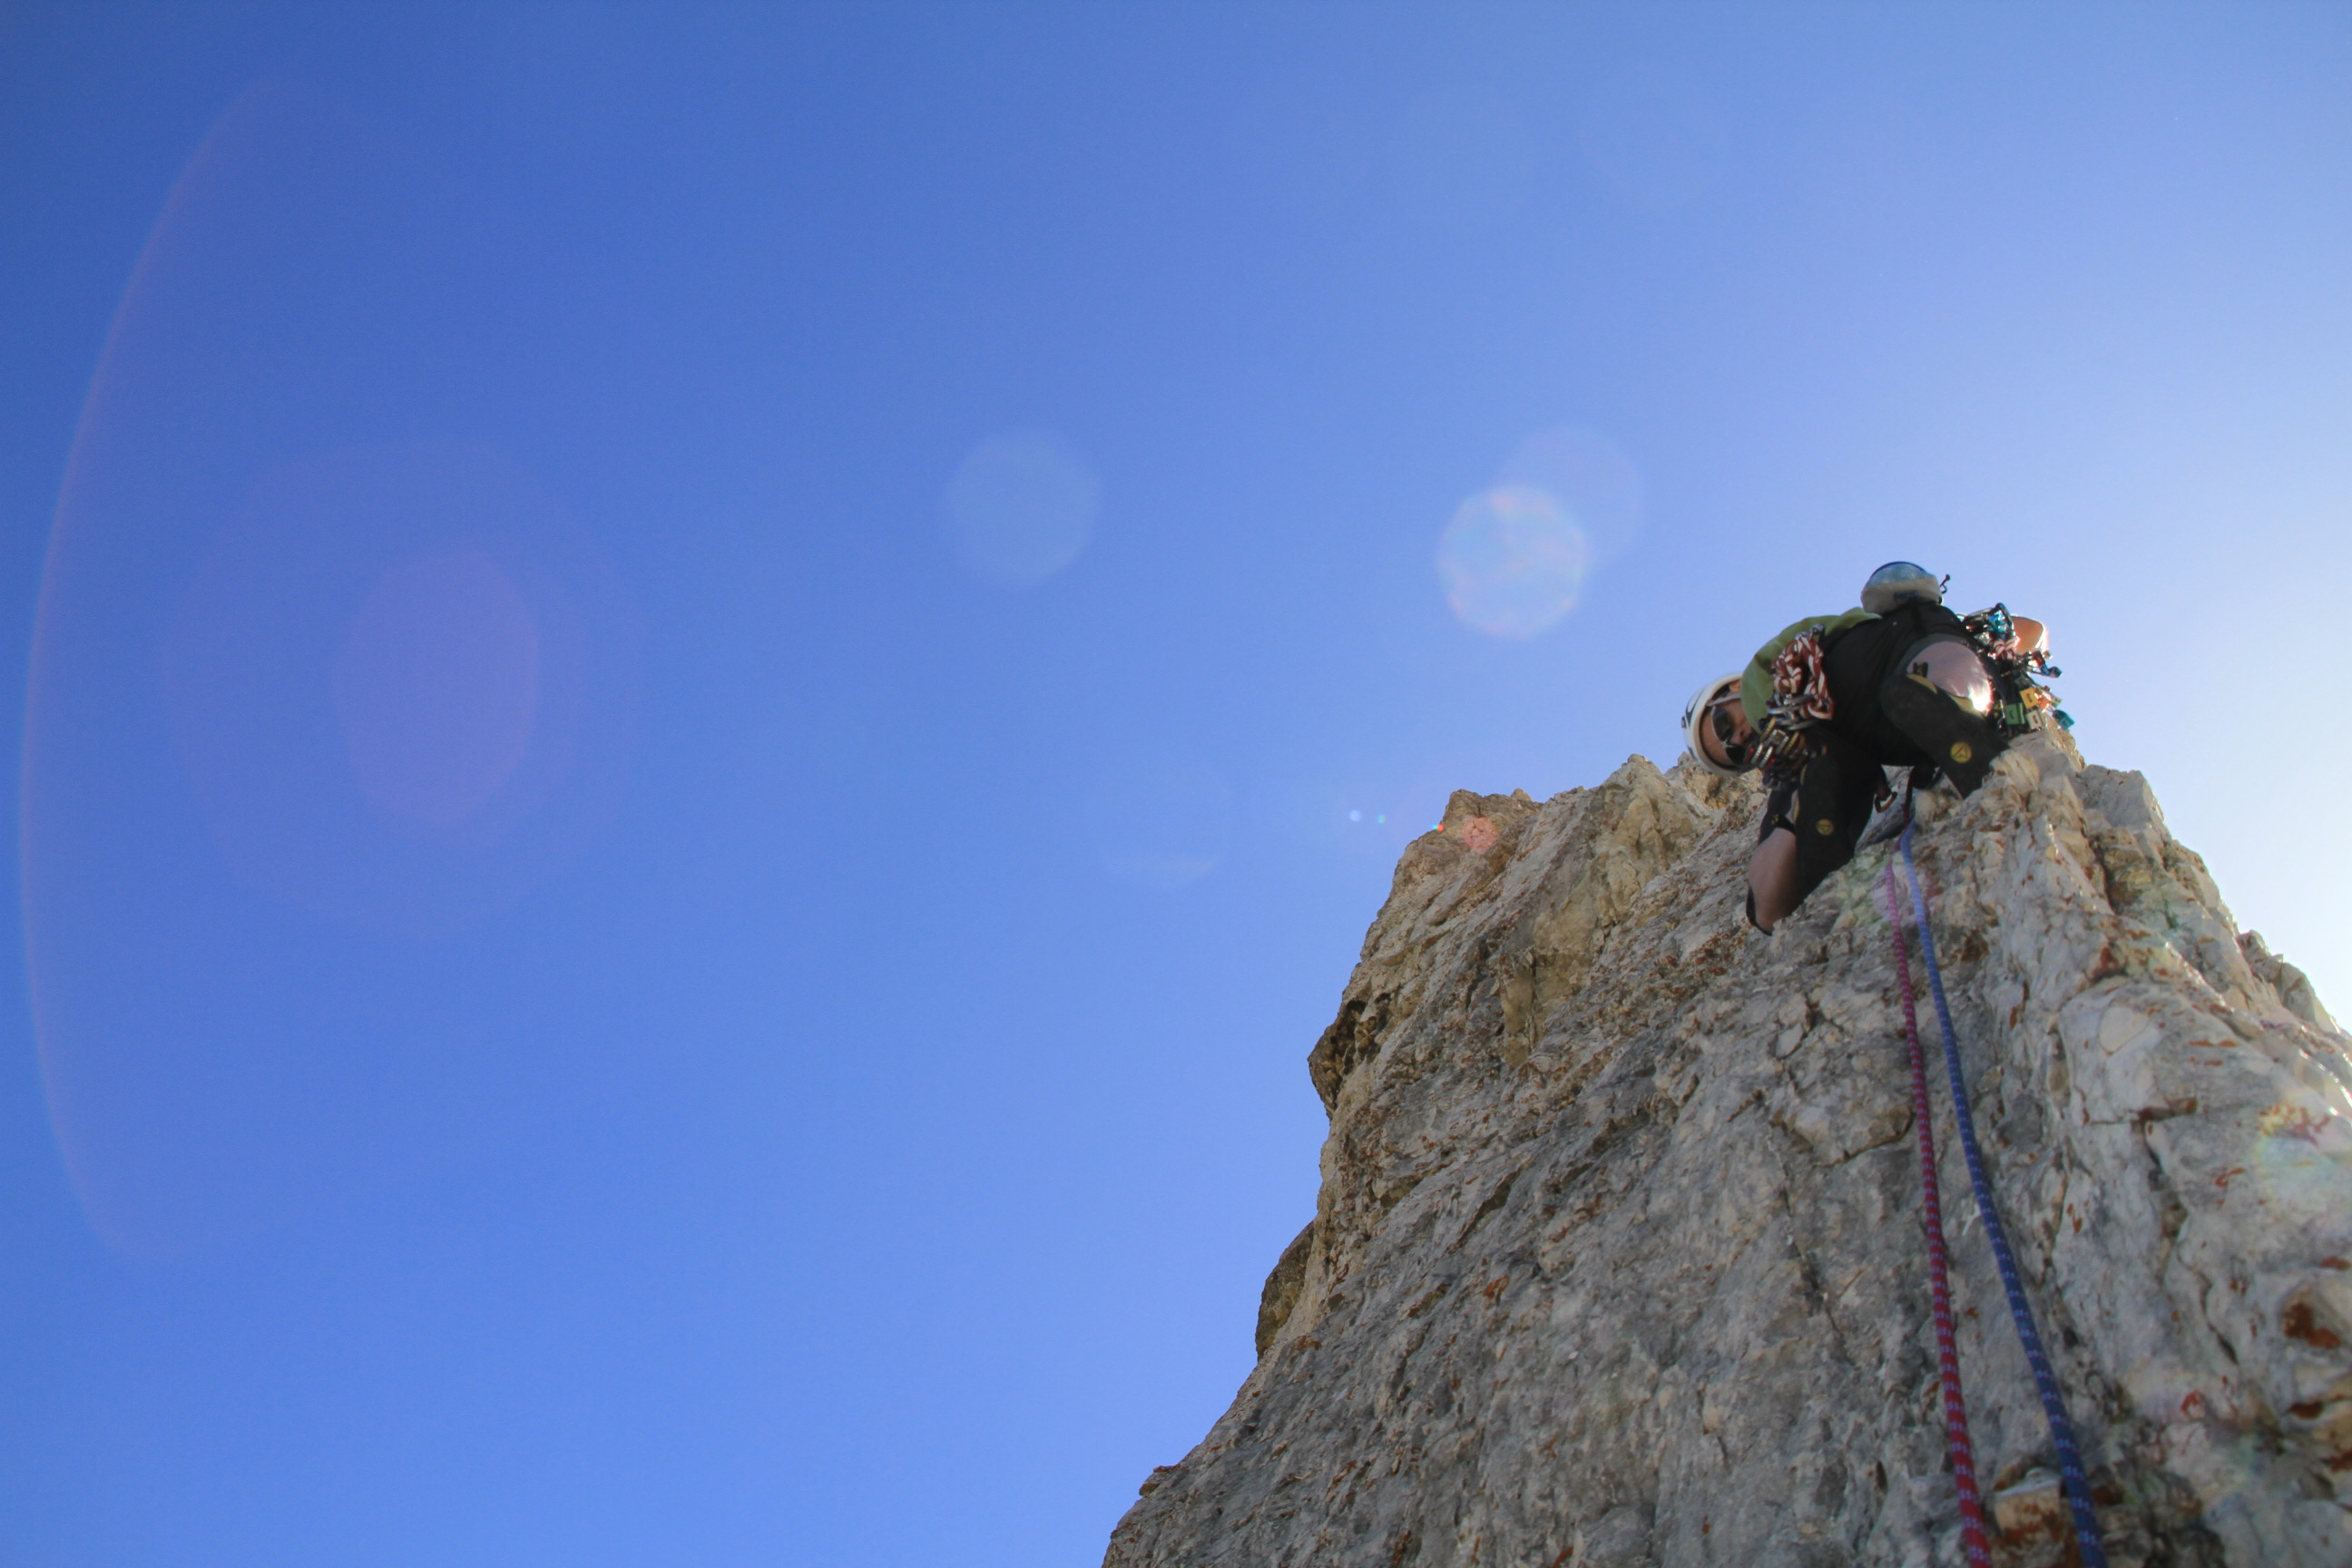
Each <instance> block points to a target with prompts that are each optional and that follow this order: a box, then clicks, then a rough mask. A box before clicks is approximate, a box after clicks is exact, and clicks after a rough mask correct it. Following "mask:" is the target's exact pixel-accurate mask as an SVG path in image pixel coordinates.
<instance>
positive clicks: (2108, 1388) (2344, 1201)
mask: <svg viewBox="0 0 2352 1568" xmlns="http://www.w3.org/2000/svg"><path fill="white" fill-rule="evenodd" d="M1756 805H1757V802H1756V796H1755V794H1754V791H1753V788H1752V786H1751V785H1750V784H1748V782H1747V781H1726V780H1718V779H1713V778H1710V777H1708V776H1707V775H1706V774H1704V773H1699V772H1696V770H1694V769H1691V768H1689V767H1679V768H1676V769H1675V771H1673V772H1672V773H1660V772H1659V771H1658V770H1657V769H1656V768H1654V767H1653V766H1652V765H1651V764H1650V763H1647V762H1645V761H1643V759H1641V758H1639V757H1636V758H1633V759H1632V760H1630V761H1628V762H1627V763H1626V764H1625V765H1624V766H1623V767H1622V768H1620V769H1619V770H1618V771H1617V772H1616V773H1614V774H1612V776H1611V777H1610V778H1609V779H1608V780H1607V781H1606V782H1605V783H1603V784H1601V785H1600V786H1598V787H1597V788H1592V789H1581V790H1573V791H1570V792H1569V793H1568V794H1566V795H1559V796H1557V797H1555V798H1554V799H1552V800H1549V801H1547V802H1544V803H1542V804H1540V805H1538V804H1537V803H1535V802H1533V801H1531V800H1529V799H1528V798H1527V797H1526V796H1524V795H1490V796H1479V795H1471V794H1468V793H1467V792H1465V793H1462V794H1458V795H1455V796H1454V800H1453V803H1452V805H1450V806H1449V808H1448V810H1447V812H1446V816H1445V821H1444V826H1443V827H1442V828H1440V829H1438V830H1434V831H1432V832H1430V833H1427V834H1424V835H1423V837H1420V838H1419V839H1417V840H1415V841H1414V842H1413V844H1412V846H1411V847H1410V848H1408V849H1407V850H1406V852H1405V854H1404V857H1403V859H1402V862H1401V863H1400V864H1399V866H1398V868H1397V872H1396V879H1395V884H1394V887H1393V889H1392V890H1391V893H1390V896H1389V900H1388V902H1387V904H1386V906H1385V907H1384V908H1383V909H1382V910H1381V913H1380V916H1379V918H1378V919H1377V920H1376V921H1374V922H1373V924H1372V928H1371V931H1370V934H1369V935H1368V936H1367V937H1366V939H1365V942H1364V948H1363V956H1362V960H1361V962H1360V963H1359V964H1358V966H1357V969H1356V972H1355V974H1354V976H1353V978H1352V979H1350V981H1349V984H1348V987H1347V990H1346V992H1345V994H1343V996H1342V998H1341V1001H1340V1006H1339V1016H1338V1017H1337V1018H1336V1019H1335V1021H1334V1022H1333V1024H1332V1025H1331V1026H1330V1028H1329V1029H1328V1030H1327V1031H1326V1032H1325V1033H1324V1035H1323V1037H1322V1038H1321V1039H1320V1040H1319V1041H1318V1042H1317V1044H1316V1046H1315V1048H1314V1052H1313V1055H1312V1057H1311V1058H1310V1062H1309V1069H1310V1073H1311V1075H1312V1079H1313V1082H1314V1085H1315V1088H1316V1089H1317V1091H1318V1093H1319V1094H1320V1095H1321V1097H1322V1099H1323V1101H1324V1103H1325V1105H1326V1106H1327V1107H1328V1110H1329V1112H1330V1117H1331V1131H1330V1136H1329V1139H1328V1142H1326V1143H1325V1145H1324V1151H1323V1160H1322V1167H1323V1183H1322V1190H1321V1194H1320V1195H1319V1197H1318V1202H1317V1205H1316V1213H1315V1216H1314V1218H1313V1221H1312V1223H1311V1224H1310V1225H1309V1226H1307V1229H1306V1231H1305V1232H1304V1233H1302V1235H1301V1236H1300V1237H1299V1238H1298V1239H1297V1241H1296V1242H1294V1243H1293V1244H1292V1245H1291V1247H1289V1248H1288V1249H1287V1250H1286V1252H1285V1253H1284V1255H1283V1258H1282V1259H1281V1262H1280V1263H1279V1264H1278V1265H1277V1267H1276V1269H1275V1272H1274V1275H1273V1277H1272V1278H1271V1279H1269V1280H1268V1282H1267V1289H1266V1292H1265V1301H1264V1302H1263V1304H1262V1307H1261V1310H1260V1313H1259V1317H1258V1338H1259V1344H1260V1352H1261V1353H1260V1359H1259V1362H1258V1365H1257V1367H1256V1370H1255V1372H1253V1373H1251V1375H1250V1377H1249V1379H1248V1380H1247V1381H1246V1382H1245V1383H1244V1384H1243V1386H1242V1389H1241V1392H1240V1394H1238V1396H1237V1397H1236V1398H1235V1399H1234V1404H1233V1406H1232V1408H1231V1409H1230V1410H1229V1411H1227V1412H1226V1414H1225V1415H1224V1416H1223V1418H1222V1419H1221V1420H1219V1421H1218V1422H1217V1424H1216V1425H1215V1426H1214V1427H1213V1428H1212V1429H1211V1431H1210V1432H1209V1434H1208V1436H1206V1437H1205V1438H1203V1439H1202V1442H1201V1444H1200V1445H1199V1446H1198V1447H1195V1448H1194V1449H1193V1450H1192V1453H1191V1454H1189V1455H1187V1456H1185V1457H1184V1458H1183V1459H1182V1461H1181V1463H1180V1464H1177V1465H1174V1466H1166V1467H1162V1468H1159V1469H1157V1470H1155V1471H1153V1473H1152V1475H1151V1477H1150V1479H1149V1480H1148V1481H1147V1482H1146V1483H1145V1484H1144V1487H1143V1495H1142V1496H1141V1497H1140V1498H1139V1500H1138V1501H1137V1502H1136V1504H1135V1505H1134V1507H1133V1508H1132V1509H1131V1510H1129V1512H1128V1514H1127V1517H1126V1518H1125V1519H1124V1520H1123V1521H1121V1522H1120V1524H1119V1526H1118V1530H1117V1531H1116V1533H1115V1534H1114V1535H1113V1537H1112V1540H1111V1544H1110V1549H1109V1552H1108V1557H1107V1558H1106V1563H1107V1564H1108V1565H1109V1568H1142V1565H1144V1564H1171V1565H1172V1564H1207V1563H1231V1564H1253V1565H1256V1564H1267V1565H1271V1564H1278V1563H1295V1564H1300V1565H1306V1564H1315V1565H1318V1568H1321V1565H1338V1564H1362V1565H1364V1568H1373V1565H1379V1568H1398V1565H1402V1564H1415V1565H1418V1568H1438V1565H1442V1564H1461V1565H1465V1568H1467V1565H1469V1564H1473V1563H1476V1564H1482V1565H1483V1564H1496V1565H1504V1564H1508V1565H1514V1568H1518V1565H1526V1568H1570V1565H1573V1568H1603V1565H1622V1568H1634V1565H1637V1564H1656V1565H1661V1568H1664V1565H1682V1564H1703V1563H1721V1564H1737V1565H1740V1568H1754V1565H1760V1564H1806V1565H1809V1568H1826V1565H1829V1564H1843V1563H1853V1564H1864V1563H1869V1564H1877V1563H1916V1564H1943V1563H1958V1562H1959V1561H1960V1555H1959V1541H1958V1504H1957V1501H1956V1499H1955V1496H1954V1490H1953V1486H1952V1479H1951V1476H1950V1473H1949V1471H1948V1468H1947V1465H1946V1460H1945V1439H1944V1432H1943V1426H1942V1422H1941V1418H1940V1409H1939V1405H1938V1397H1937V1375H1936V1363H1935V1348H1934V1339H1933V1335H1932V1331H1931V1329H1930V1325H1929V1316H1928V1285H1927V1260H1926V1252H1925V1247H1924V1243H1923V1241H1922V1238H1921V1231H1920V1206H1919V1181H1918V1170H1917V1166H1916V1154H1915V1152H1914V1147H1913V1142H1912V1137H1911V1131H1912V1127H1911V1121H1912V1113H1911V1108H1910V1099H1909V1092H1908V1081H1909V1080H1908V1077H1907V1072H1906V1067H1905V1062H1904V1056H1903V1048H1902V1045H1901V1041H1900V1037H1899V1034H1898V1027H1899V1014H1898V1011H1897V1008H1896V997H1895V972H1894V963H1893V957H1892V954H1891V952H1890V951H1889V946H1888V931H1887V921H1886V915H1885V910H1884V906H1883V904H1881V903H1880V902H1879V901H1878V891H1879V877H1880V874H1881V872H1882V869H1883V868H1884V866H1885V856H1886V855H1887V854H1888V853H1889V851H1888V849H1886V848H1885V847H1881V848H1878V849H1873V850H1866V851H1864V853H1863V855H1862V856H1861V857H1860V858H1858V859H1857V860H1856V861H1855V863H1854V864H1853V865H1852V866H1851V867H1849V868H1846V869H1845V870H1843V871H1842V872H1840V873H1839V874H1838V875H1836V876H1835V877H1833V878H1832V879H1830V880H1829V881H1828V882H1827V883H1825V884H1823V886H1822V888H1821V889H1819V890H1818V891H1816V892H1815V893H1814V894H1813V896H1812V897H1811V899H1810V900H1808V901H1807V903H1806V904H1805V905H1804V906H1803V907H1802V908H1801V910H1799V911H1798V913H1797V914H1796V915H1795V916H1794V917H1792V918H1791V919H1790V920H1789V921H1787V922H1785V923H1784V924H1783V925H1782V927H1781V928H1780V931H1778V932H1777V933H1776V934H1775V935H1773V936H1771V937H1769V938H1768V937H1764V936H1760V935H1759V934H1757V933H1755V932H1754V931H1751V930H1749V929H1748V927H1747V926H1746V925H1745V924H1744V923H1743V922H1742V920H1741V917H1740V906H1741V901H1742V890H1743V882H1742V868H1743V866H1744V863H1745V861H1746V858H1747V856H1748V849H1749V847H1750V845H1751V843H1752V840H1753V831H1754V824H1755V819H1756V815H1757V812H1756ZM1921 817H1922V826H1921V827H1920V830H1919V833H1918V836H1917V843H1916V851H1917V854H1918V858H1919V863H1920V868H1921V870H1922V872H1923V874H1924V875H1925V876H1926V878H1927V880H1928V883H1929V886H1930V888H1931V889H1932V891H1933V898H1934V902H1935V921H1936V926H1935V929H1936V934H1937V942H1938V945H1939V948H1940V950H1941V953H1942V956H1943V960H1944V964H1945V973H1946V978H1947V981H1948V985H1949V987H1950V991H1951V999H1952V1002H1953V1005H1954V1007H1955V1010H1956V1014H1957V1021H1958V1028H1959V1030H1960V1033H1961V1037H1962V1045H1963V1051H1964V1055H1965V1059H1966V1062H1967V1064H1968V1069H1969V1076H1970V1079H1971V1082H1972V1091H1973V1093H1974V1095H1975V1097H1976V1109H1977V1118H1978V1124H1979V1131H1980V1135H1981V1137H1982V1139H1983V1141H1984V1144H1985V1148H1986V1152H1987V1155H1988V1158H1989V1159H1990V1162H1991V1163H1992V1164H1993V1165H1994V1167H1995V1177H1994V1179H1995V1184H1996V1186H1997V1189H1998V1198H1999V1202H2000V1205H2002V1210H2003V1214H2004V1216H2005V1218H2006V1220H2007V1222H2008V1225H2009V1229H2010V1235H2011V1241H2012V1243H2013V1245H2014V1246H2015V1247H2016V1249H2017V1252H2018V1259H2019V1264H2020V1267H2021V1269H2022V1270H2023V1272H2024V1275H2025V1278H2026V1281H2027V1286H2028V1289H2029V1290H2030V1292H2031V1294H2032V1300H2033V1304H2034V1307H2035V1309H2036V1310H2037V1312H2038V1313H2039V1315H2040V1318H2041V1325H2042V1337H2043V1339H2044V1340H2045V1342H2047V1343H2048V1345H2049V1348H2050V1351H2051V1353H2052V1355H2053V1359H2054V1361H2055V1363H2056V1367H2057V1373H2058V1376H2059V1378H2060V1380H2061V1382H2062V1383H2063V1386H2064V1388H2065V1390H2066V1393H2067V1396H2068V1399H2069V1401H2070V1403H2071V1405H2072V1409H2073V1414H2074V1423H2075V1426H2076V1427H2077V1430H2078V1433H2079V1435H2080V1436H2081V1438H2082V1440H2083V1443H2084V1447H2085V1451H2086V1452H2085V1458H2086V1462H2087V1463H2088V1465H2089V1467H2090V1470H2091V1480H2092V1483H2093V1489H2094V1492H2095V1495H2096V1497H2097V1499H2098V1501H2099V1506H2100V1512H2101V1519H2102V1522H2103V1525H2104V1528H2105V1540H2106V1543H2107V1551H2108V1555H2109V1558H2110V1561H2111V1562H2113V1563H2116V1564H2118V1565H2122V1564H2155V1563H2181V1564H2187V1563H2197V1564H2221V1563H2227V1564H2232V1565H2242V1568H2255V1565H2257V1564H2262V1565H2280V1564H2299V1565H2309V1568H2319V1565H2322V1564H2329V1565H2333V1564H2340V1563H2346V1562H2352V1515H2347V1503H2352V1116H2347V1111H2352V1100H2347V1083H2348V1082H2352V1060H2347V1054H2346V1047H2347V1039H2346V1037H2344V1036H2343V1035H2342V1034H2340V1033H2338V1032H2336V1029H2335V1027H2334V1026H2333V1024H2332V1022H2331V1021H2330V1019H2329V1017H2328V1015H2327V1014H2326V1011H2325V1010H2324V1009H2323V1008H2322V1007H2321V1006H2320V1005H2319V1003H2318V999H2317V998H2316V997H2315V995H2313V994H2312V992H2311V988H2310V985H2309V984H2308V982H2307V981H2306V980H2305V977H2304V976H2303V975H2302V974H2301V973H2298V972H2296V971H2295V970H2294V968H2293V967H2292V966H2291V965H2289V964H2287V963H2285V962H2284V960H2282V959H2280V958H2279V957H2277V956H2276V955H2274V954H2273V953H2271V952H2269V951H2268V949H2267V948H2266V947H2265V946H2264V945H2263V943H2262V942H2261V940H2260V939H2259V938H2258V937H2255V936H2253V935H2252V933H2244V934H2242V933H2240V932H2239V931H2237V930H2236V928H2235V926H2234V924H2233V922H2232V921H2231V916H2230V913H2229V910H2227V909H2226V908H2225V907H2224V906H2223V904H2222V902H2221V898H2220V896H2219V894H2218V893H2217V892H2216V890H2215V889H2214V887H2213V885H2212V882H2211V880H2210V878H2209V877H2208V876H2207V875H2206V872H2205V868H2204V866H2203V863H2202V862H2201V861H2200V860H2199V859H2198V858H2197V857H2196V856H2195V855H2194V854H2192V853H2190V852H2189V850H2187V849H2185V848H2184V847H2181V846H2180V845H2179V843H2178V842H2176V841H2175V840H2174V839H2173V838H2172V837H2170V836H2169V834H2168V832H2167V831H2166V829H2165V826H2164V821H2163V816H2162V814H2161V813H2160V812H2159V811H2158V808H2157V805H2156V801H2155V798H2154V796H2153V795H2152V794H2151V793H2150V792H2149V791H2148V788H2147V784H2146V782H2145V781H2144V780H2143V779H2141V778H2140V777H2139V776H2138V775H2137V774H2134V773H2116V772H2112V771H2109V770H2106V769H2103V768H2097V767H2085V766H2084V765H2083V764H2082V763H2081V762H2080V761H2079V759H2078V758H2077V757H2076V756H2075V755H2074V752H2073V751H2072V748H2071V746H2070V745H2069V744H2068V743H2067V742H2064V741H2063V740H2061V739H2057V738H2053V737H2042V736H2037V737H2034V738H2032V740H2029V741H2028V742H2024V743H2022V744H2021V745H2020V746H2019V747H2017V748H2015V749H2013V750H2012V751H2011V753H2010V754H2009V755H2008V756H2007V757H2005V758H2004V759H2003V760H2002V762H2001V763H2000V765H1999V766H1998V767H1997V769H1996V770H1995V773H1994V774H1993V777H1992V778H1991V780H1990V782H1989V783H1988V784H1987V785H1986V787H1985V788H1984V789H1983V790H1981V791H1980V792H1979V794H1978V795H1975V796H1974V797H1973V798H1971V799H1969V800H1968V801H1965V802H1961V801H1958V800H1956V799H1950V798H1947V797H1941V796H1937V797H1925V798H1923V801H1922V809H1921ZM1922 1012H1923V1015H1925V1016H1926V1018H1927V1022H1926V1024H1925V1029H1926V1031H1927V1045H1928V1047H1929V1050H1930V1052H1931V1053H1932V1052H1933V1051H1934V1049H1935V1037H1934V1034H1933V1027H1934V1026H1933V1023H1932V1017H1933V1015H1932V1013H1931V1012H1928V1011H1927V1009H1926V1008H1925V1007H1924V1006H1923V1008H1922ZM1934 1100H1935V1104H1936V1106H1937V1121H1938V1125H1937V1129H1936V1131H1937V1143H1938V1150H1939V1152H1940V1153H1941V1154H1942V1155H1943V1172H1942V1181H1943V1188H1944V1194H1945V1215H1946V1223H1947V1226H1948V1232H1949V1235H1950V1238H1951V1243H1952V1247H1953V1251H1954V1255H1955V1269H1956V1272H1955V1277H1954V1279H1953V1287H1954V1293H1955V1310H1956V1311H1957V1312H1958V1317H1959V1355H1960V1365H1961V1371H1962V1373H1963V1376H1964V1378H1965V1380H1966V1384H1967V1391H1968V1397H1969V1414H1970V1416H1971V1418H1972V1422H1973V1426H1974V1436H1975V1446H1976V1456H1977V1465H1978V1468H1979V1477H1980V1479H1981V1482H1982V1484H1983V1487H1984V1490H1985V1494H1986V1499H1987V1508H1988V1511H1989V1513H1990V1516H1991V1523H1992V1525H1993V1527H1994V1529H1995V1531H1996V1532H1997V1534H1996V1542H1997V1544H1996V1561H1999V1562H2000V1563H2005V1564H2009V1565H2011V1568H2021V1565H2024V1564H2040V1563H2062V1562H2072V1561H2074V1560H2075V1559H2074V1557H2073V1556H2072V1555H2071V1553H2072V1552H2074V1546H2073V1543H2072V1542H2071V1540H2070V1539H2069V1538H2068V1535H2067V1530H2066V1523H2065V1519H2064V1510H2063V1504H2062V1501H2061V1500H2060V1498H2059V1494H2058V1491H2057V1486H2056V1481H2055V1475H2056V1470H2057V1466H2056V1462H2055V1458H2054V1455H2053V1450H2052V1448H2051V1446H2050V1438H2049V1434H2048V1430H2047V1426H2046V1425H2045V1423H2044V1420H2043V1416H2042V1409H2041V1406H2040V1405H2039V1403H2038V1401H2037V1399H2036V1397H2035V1394H2034V1391H2033V1388H2032V1383H2031V1381H2030V1377H2029V1374H2028V1372H2027V1369H2026V1366H2025V1363H2024V1359H2023V1357H2022V1355H2021V1352H2020V1351H2019V1348H2018V1344H2017V1341H2016V1338H2015V1334H2014V1332H2013V1331H2012V1329H2011V1323H2010V1320H2009V1315H2008V1312H2007V1310H2005V1308H2004V1305H2003V1300H2002V1296H2001V1291H2000V1283H1999V1280H1998V1278H1997V1277H1996V1275H1995V1273H1994V1271H1993V1268H1992V1265H1991V1261H1990V1257H1989V1256H1988V1254H1987V1250H1986V1247H1985V1243H1984V1237H1983V1232H1982V1227H1981V1225H1980V1223H1979V1219H1978V1216H1977V1214H1976V1211H1975V1208H1974V1205H1973V1204H1972V1203H1971V1202H1970V1201H1969V1197H1968V1195H1967V1194H1968V1191H1969V1186H1968V1177H1967V1173H1966V1171H1965V1169H1964V1168H1963V1166H1962V1164H1961V1162H1960V1159H1959V1156H1958V1142H1957V1139H1956V1137H1955V1135H1954V1132H1953V1130H1952V1128H1951V1126H1950V1125H1949V1121H1948V1119H1949V1115H1950V1110H1949V1106H1948V1102H1947V1100H1946V1098H1945V1095H1944V1091H1943V1089H1942V1088H1941V1086H1940V1084H1939V1085H1938V1086H1937V1089H1936V1092H1935V1096H1934ZM1235 1331H1237V1332H1239V1331H1242V1325H1241V1324H1240V1323H1238V1322H1237V1323H1236V1324H1235Z"/></svg>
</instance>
